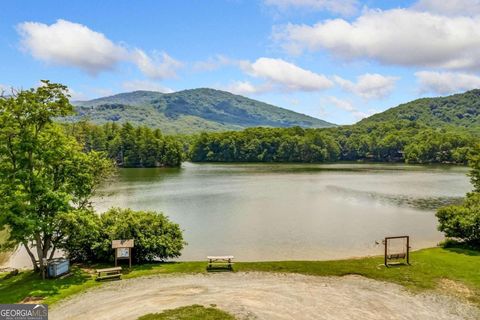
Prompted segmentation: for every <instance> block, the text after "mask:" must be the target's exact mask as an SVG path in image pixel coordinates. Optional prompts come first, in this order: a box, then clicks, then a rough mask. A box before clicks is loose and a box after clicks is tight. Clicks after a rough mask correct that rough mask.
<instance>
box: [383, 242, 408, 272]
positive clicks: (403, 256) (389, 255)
mask: <svg viewBox="0 0 480 320" xmlns="http://www.w3.org/2000/svg"><path fill="white" fill-rule="evenodd" d="M401 239H403V244H404V245H403V246H402V248H401V250H400V252H399V251H396V252H391V245H390V242H391V241H392V240H401ZM383 244H384V245H385V259H384V263H385V266H386V267H388V266H390V265H398V264H407V265H409V264H410V237H409V236H397V237H385V240H384V241H383ZM400 260H403V262H401V261H400ZM390 261H395V262H394V263H392V262H390Z"/></svg>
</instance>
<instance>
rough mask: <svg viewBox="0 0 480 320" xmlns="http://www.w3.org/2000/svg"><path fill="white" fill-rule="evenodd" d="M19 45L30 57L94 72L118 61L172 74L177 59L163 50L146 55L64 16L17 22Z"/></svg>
mask: <svg viewBox="0 0 480 320" xmlns="http://www.w3.org/2000/svg"><path fill="white" fill-rule="evenodd" d="M17 30H18V32H19V34H20V36H21V45H22V47H23V49H24V50H26V51H27V52H29V53H30V54H31V55H32V56H33V57H34V58H36V59H38V60H41V61H45V62H47V63H51V64H56V65H63V66H73V67H77V68H79V69H81V70H83V71H86V72H88V73H89V74H92V75H96V74H98V73H100V72H102V71H106V70H111V69H114V68H115V67H116V65H117V64H118V63H119V62H122V61H124V62H125V61H126V62H132V63H135V64H136V65H137V66H138V68H139V69H140V70H141V71H142V72H143V73H144V74H145V75H146V76H148V77H150V78H152V79H163V78H167V77H174V76H175V75H176V69H178V68H179V67H180V66H181V63H180V62H179V61H177V60H175V59H173V58H172V57H170V56H169V55H168V54H166V53H160V54H157V53H155V52H154V55H153V57H150V56H148V55H147V54H146V53H145V52H144V51H142V50H140V49H133V50H129V49H127V48H126V47H125V46H123V45H120V44H116V43H114V42H112V41H111V40H109V39H108V38H107V37H106V36H105V35H104V34H102V33H99V32H96V31H93V30H91V29H89V28H88V27H87V26H84V25H82V24H79V23H74V22H70V21H66V20H62V19H60V20H57V22H55V23H53V24H51V25H47V24H44V23H39V22H23V23H20V24H19V25H18V26H17Z"/></svg>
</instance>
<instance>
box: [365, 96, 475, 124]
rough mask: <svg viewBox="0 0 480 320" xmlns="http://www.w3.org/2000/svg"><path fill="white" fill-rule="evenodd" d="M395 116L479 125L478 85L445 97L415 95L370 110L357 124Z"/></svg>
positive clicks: (432, 121) (397, 118)
mask: <svg viewBox="0 0 480 320" xmlns="http://www.w3.org/2000/svg"><path fill="white" fill-rule="evenodd" d="M399 120H409V121H416V122H421V123H425V124H428V125H429V126H444V125H451V126H457V127H466V128H472V129H480V89H474V90H470V91H467V92H464V93H458V94H454V95H450V96H446V97H436V98H421V99H417V100H414V101H411V102H407V103H404V104H401V105H399V106H397V107H394V108H390V109H388V110H386V111H384V112H381V113H377V114H374V115H372V116H370V117H368V118H366V119H363V120H361V121H360V122H358V124H368V123H371V122H386V121H399Z"/></svg>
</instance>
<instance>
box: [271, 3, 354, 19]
mask: <svg viewBox="0 0 480 320" xmlns="http://www.w3.org/2000/svg"><path fill="white" fill-rule="evenodd" d="M264 3H265V4H266V5H269V6H275V7H277V8H279V9H281V10H287V9H289V8H291V7H297V8H305V9H309V10H320V11H330V12H333V13H339V14H341V15H347V16H348V15H352V14H354V13H356V12H357V11H358V1H357V0H342V1H338V0H264Z"/></svg>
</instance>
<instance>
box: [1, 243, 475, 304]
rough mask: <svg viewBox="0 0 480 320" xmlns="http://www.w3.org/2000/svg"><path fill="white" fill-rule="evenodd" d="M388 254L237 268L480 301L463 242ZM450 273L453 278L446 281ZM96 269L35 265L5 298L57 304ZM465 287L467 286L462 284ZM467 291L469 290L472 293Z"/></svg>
mask: <svg viewBox="0 0 480 320" xmlns="http://www.w3.org/2000/svg"><path fill="white" fill-rule="evenodd" d="M382 263H383V257H372V258H361V259H348V260H336V261H279V262H241V263H236V264H235V268H234V270H235V271H265V272H294V273H301V274H307V275H317V276H343V275H348V274H358V275H362V276H365V277H368V278H372V279H378V280H384V281H390V282H394V283H398V284H401V285H403V286H405V287H407V288H408V289H411V290H415V291H420V290H426V289H438V288H439V287H442V290H449V291H452V292H453V293H456V291H461V292H463V294H462V296H463V297H464V298H467V299H469V300H470V301H472V302H474V303H476V304H478V305H480V252H479V251H472V250H467V249H461V248H431V249H424V250H420V251H416V252H412V254H411V266H398V267H390V268H385V267H384V266H383V265H382ZM206 265H207V264H206V262H177V263H155V264H143V265H138V266H134V267H132V269H131V270H124V274H123V276H122V278H123V279H128V278H135V277H141V276H148V275H156V274H171V273H205V272H207V271H206ZM445 279H448V280H453V281H450V282H448V283H447V288H445V285H443V286H439V284H442V283H443V284H445V283H444V282H442V281H444V280H445ZM100 284H101V283H99V282H96V281H95V280H94V275H92V274H89V273H87V272H85V271H84V270H82V269H80V267H78V266H74V267H73V272H72V275H71V276H70V277H67V278H64V279H56V280H45V281H42V280H41V279H39V276H38V275H36V274H33V273H32V272H31V271H28V272H22V273H20V274H19V275H18V276H15V277H11V278H8V279H3V280H0V303H14V302H19V301H21V300H23V299H25V298H26V297H44V298H45V300H44V301H45V303H48V304H51V303H55V302H57V301H58V300H61V299H63V298H65V297H68V296H70V295H73V294H75V293H78V292H81V291H84V290H86V289H88V288H91V287H95V286H99V285H100ZM460 289H461V290H460ZM465 291H466V292H467V293H468V294H466V293H465Z"/></svg>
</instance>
